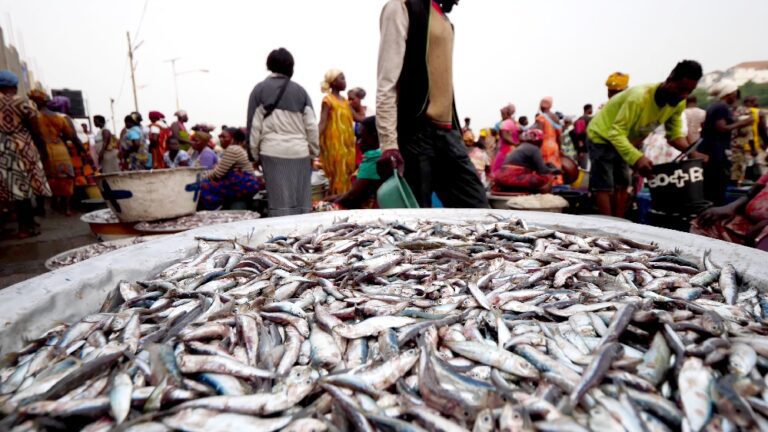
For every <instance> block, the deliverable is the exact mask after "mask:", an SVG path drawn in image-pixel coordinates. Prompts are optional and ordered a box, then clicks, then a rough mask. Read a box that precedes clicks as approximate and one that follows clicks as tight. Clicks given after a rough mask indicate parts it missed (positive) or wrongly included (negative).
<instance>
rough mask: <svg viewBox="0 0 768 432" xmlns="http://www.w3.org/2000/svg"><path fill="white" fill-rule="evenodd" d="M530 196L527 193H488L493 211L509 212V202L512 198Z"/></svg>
mask: <svg viewBox="0 0 768 432" xmlns="http://www.w3.org/2000/svg"><path fill="white" fill-rule="evenodd" d="M524 195H528V194H527V193H525V192H495V191H494V192H488V204H490V205H491V208H492V209H497V210H509V206H508V205H507V202H509V199H510V198H513V197H518V196H524Z"/></svg>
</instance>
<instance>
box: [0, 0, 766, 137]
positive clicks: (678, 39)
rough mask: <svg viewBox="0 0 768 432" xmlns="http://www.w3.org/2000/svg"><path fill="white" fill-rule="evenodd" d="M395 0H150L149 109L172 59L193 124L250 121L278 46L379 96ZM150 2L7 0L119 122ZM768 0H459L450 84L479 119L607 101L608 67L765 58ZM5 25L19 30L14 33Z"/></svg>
mask: <svg viewBox="0 0 768 432" xmlns="http://www.w3.org/2000/svg"><path fill="white" fill-rule="evenodd" d="M385 1H386V0H272V1H267V0H216V1H211V0H148V2H147V9H146V14H145V17H144V20H143V22H142V24H141V28H140V30H139V34H138V40H137V41H136V43H138V42H143V45H142V46H141V48H140V49H139V50H138V52H137V53H136V59H137V62H138V69H137V84H138V86H139V87H140V90H139V108H140V110H141V112H142V113H144V114H145V115H144V117H145V118H146V117H147V116H146V112H148V111H149V110H159V111H162V112H163V113H165V114H166V116H168V117H169V118H170V117H171V115H172V114H173V112H174V111H175V96H174V91H173V77H172V73H171V67H170V65H169V64H167V63H164V61H165V60H167V59H170V58H174V57H180V58H181V60H180V61H179V63H178V71H179V72H184V71H190V70H197V69H209V70H210V73H209V74H198V73H192V74H188V75H184V76H181V77H179V89H180V93H181V104H182V108H185V109H187V110H188V111H189V115H190V121H191V123H196V122H203V121H205V122H210V123H214V124H216V125H221V124H227V125H236V124H237V125H242V124H245V109H246V103H247V98H248V94H249V93H250V91H251V89H252V88H253V86H254V85H255V84H256V83H258V82H259V81H261V80H262V79H263V78H264V77H265V76H266V75H267V72H266V68H265V60H266V56H267V54H268V53H269V51H270V50H272V49H273V48H276V47H281V46H283V47H286V48H288V49H289V50H290V51H292V52H293V54H294V56H295V58H296V75H295V77H294V78H295V80H296V81H297V82H298V83H300V84H302V85H303V86H304V87H305V88H306V89H307V91H308V92H309V94H310V95H311V96H312V99H313V102H314V103H315V106H316V107H317V106H318V104H319V103H320V100H321V98H322V95H321V93H320V88H319V84H320V81H321V80H322V77H323V75H324V73H325V71H326V70H327V69H329V68H340V69H342V70H344V71H345V72H346V75H347V81H348V82H349V85H350V87H352V86H361V87H364V88H365V89H367V90H368V91H369V96H368V99H367V100H366V103H367V104H368V105H375V86H376V57H377V50H378V42H379V22H378V19H379V13H380V11H381V7H382V6H383V5H384V3H385ZM144 5H145V0H121V1H117V0H0V11H2V12H3V14H2V15H1V16H0V23H2V25H3V28H4V29H5V30H6V41H8V40H11V41H15V42H16V43H17V45H20V48H21V49H22V50H23V54H24V56H25V57H26V58H27V59H28V60H31V64H32V65H33V67H35V68H36V69H37V70H38V73H39V74H40V76H41V77H42V79H43V80H44V83H45V85H46V86H47V87H49V88H64V87H66V88H70V89H81V90H83V91H84V93H85V94H86V97H87V99H88V101H89V103H90V111H91V114H104V115H106V116H107V117H109V99H110V98H115V99H116V100H117V104H116V115H117V118H118V122H119V123H120V124H122V122H121V121H120V119H121V118H122V117H123V116H125V115H126V114H127V113H128V112H130V111H132V109H133V108H132V107H133V101H132V97H131V91H130V79H129V77H128V74H127V73H126V72H127V67H126V63H127V62H126V51H127V41H126V31H130V32H131V33H132V35H133V36H134V37H135V36H136V35H135V33H136V31H137V29H138V27H139V23H140V21H141V17H142V11H143V9H144ZM767 16H768V1H766V0H731V1H728V2H723V1H717V0H632V1H630V0H612V1H609V0H582V1H576V0H461V4H460V5H459V6H458V7H457V8H456V9H455V10H454V12H453V13H452V14H451V19H452V20H453V21H454V23H455V26H456V50H455V60H454V62H455V83H456V95H457V102H458V107H459V114H460V115H461V116H462V117H465V116H470V117H472V118H473V127H474V128H475V129H477V128H479V127H483V126H487V125H490V124H492V123H495V122H496V121H497V117H498V110H499V107H501V106H502V105H503V104H504V103H506V102H513V103H515V104H516V105H517V106H518V115H529V116H530V115H533V114H534V112H535V110H536V107H537V106H538V101H539V100H540V99H541V97H543V96H548V95H551V96H553V97H554V98H555V109H557V110H560V111H563V112H565V113H567V114H578V113H580V112H581V106H582V105H583V104H584V103H587V102H591V103H594V104H596V105H598V104H600V103H601V102H603V100H604V98H605V88H604V86H603V83H604V81H605V79H606V77H607V76H608V75H609V74H610V73H611V72H613V71H616V70H621V71H623V72H626V73H629V74H631V76H632V83H633V84H639V83H646V82H654V81H660V80H663V79H664V78H665V77H666V75H667V73H668V72H669V70H670V69H671V68H672V67H673V66H674V64H675V63H676V62H677V61H678V60H680V59H683V58H691V59H696V60H699V61H700V62H702V64H703V65H704V69H705V70H706V71H712V70H717V69H726V68H728V67H730V66H733V65H735V64H737V63H740V62H742V61H749V60H768V26H767V25H766V22H765V19H766V17H767ZM9 24H11V25H12V26H13V30H14V31H13V33H14V34H13V35H9V34H7V33H8V28H9Z"/></svg>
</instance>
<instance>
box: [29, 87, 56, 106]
mask: <svg viewBox="0 0 768 432" xmlns="http://www.w3.org/2000/svg"><path fill="white" fill-rule="evenodd" d="M27 97H29V100H31V101H32V102H34V103H36V104H38V105H41V106H45V105H46V104H47V103H48V101H50V100H51V97H50V96H48V93H46V92H44V91H43V90H40V89H34V90H32V91H31V92H29V94H27Z"/></svg>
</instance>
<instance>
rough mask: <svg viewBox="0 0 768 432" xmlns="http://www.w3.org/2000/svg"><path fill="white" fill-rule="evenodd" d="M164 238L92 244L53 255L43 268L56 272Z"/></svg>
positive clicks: (139, 238) (125, 239)
mask: <svg viewBox="0 0 768 432" xmlns="http://www.w3.org/2000/svg"><path fill="white" fill-rule="evenodd" d="M163 237H164V236H160V235H156V236H145V237H128V238H123V239H119V240H112V241H107V242H102V243H93V244H89V245H85V246H81V247H79V248H75V249H70V250H68V251H65V252H62V253H60V254H57V255H54V256H52V257H50V258H48V259H47V260H46V261H45V268H47V269H48V270H50V271H53V270H58V269H60V268H64V267H68V266H71V265H74V264H77V263H80V262H83V261H86V260H89V259H91V258H95V257H97V256H101V255H104V254H106V253H109V252H114V251H116V250H118V249H122V248H124V247H128V246H133V245H137V244H140V243H145V242H148V241H152V240H156V239H159V238H163Z"/></svg>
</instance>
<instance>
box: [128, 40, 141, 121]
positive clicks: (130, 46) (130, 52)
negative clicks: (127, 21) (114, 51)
mask: <svg viewBox="0 0 768 432" xmlns="http://www.w3.org/2000/svg"><path fill="white" fill-rule="evenodd" d="M125 34H126V35H127V36H128V60H129V61H130V63H131V85H132V86H133V106H134V108H135V109H136V112H139V97H138V95H137V94H136V68H135V65H134V63H133V44H131V32H125Z"/></svg>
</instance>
